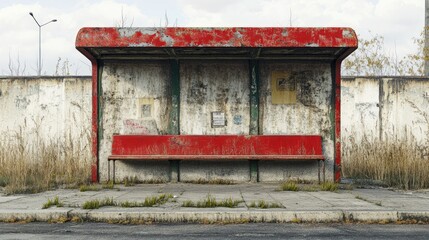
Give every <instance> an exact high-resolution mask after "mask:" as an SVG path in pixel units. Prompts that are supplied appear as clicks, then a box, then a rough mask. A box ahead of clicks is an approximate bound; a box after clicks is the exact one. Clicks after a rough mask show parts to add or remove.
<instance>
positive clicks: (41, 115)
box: [0, 76, 91, 142]
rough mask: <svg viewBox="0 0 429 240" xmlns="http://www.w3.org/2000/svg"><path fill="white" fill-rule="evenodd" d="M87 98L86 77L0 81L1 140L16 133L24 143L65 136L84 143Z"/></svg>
mask: <svg viewBox="0 0 429 240" xmlns="http://www.w3.org/2000/svg"><path fill="white" fill-rule="evenodd" d="M90 96H91V82H90V78H89V77H86V76H85V77H43V78H36V77H14V78H0V109H1V113H0V133H1V135H2V136H3V137H4V136H12V135H15V134H17V133H18V134H20V135H23V137H25V138H26V139H27V140H28V139H34V140H35V139H36V138H39V139H40V138H42V139H45V140H47V141H52V140H55V141H56V140H61V139H62V138H65V137H66V136H72V138H77V137H79V138H85V139H83V140H84V141H85V140H88V139H89V133H90V131H89V130H90V120H91V102H90V99H91V98H90ZM30 141H31V140H30ZM79 142H82V139H81V141H79Z"/></svg>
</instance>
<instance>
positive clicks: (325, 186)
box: [320, 182, 338, 192]
mask: <svg viewBox="0 0 429 240" xmlns="http://www.w3.org/2000/svg"><path fill="white" fill-rule="evenodd" d="M320 191H328V192H336V191H338V183H334V182H324V183H322V184H320Z"/></svg>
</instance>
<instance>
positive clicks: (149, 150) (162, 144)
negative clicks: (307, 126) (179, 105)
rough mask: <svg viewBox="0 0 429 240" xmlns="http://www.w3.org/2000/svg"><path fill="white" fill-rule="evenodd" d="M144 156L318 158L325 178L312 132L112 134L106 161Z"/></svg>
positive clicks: (184, 158) (319, 146) (317, 138)
mask: <svg viewBox="0 0 429 240" xmlns="http://www.w3.org/2000/svg"><path fill="white" fill-rule="evenodd" d="M116 160H121V161H144V160H160V161H162V160H180V161H187V160H198V161H206V160H219V161H224V160H225V161H230V160H260V161H263V160H270V161H271V160H274V161H276V160H279V161H285V160H307V161H309V160H314V161H318V162H319V169H318V178H319V182H320V168H321V166H320V162H322V171H323V181H325V157H324V156H323V151H322V137H321V136H316V135H299V136H298V135H297V136H294V135H292V136H291V135H114V136H113V140H112V155H110V156H109V157H108V161H109V163H108V179H109V181H110V162H111V161H113V181H115V161H116Z"/></svg>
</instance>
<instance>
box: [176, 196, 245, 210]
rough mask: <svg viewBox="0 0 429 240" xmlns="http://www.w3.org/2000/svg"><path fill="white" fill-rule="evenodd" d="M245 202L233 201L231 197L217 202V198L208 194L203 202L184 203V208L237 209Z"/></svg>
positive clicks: (189, 201) (188, 201)
mask: <svg viewBox="0 0 429 240" xmlns="http://www.w3.org/2000/svg"><path fill="white" fill-rule="evenodd" d="M241 202H243V201H239V200H233V199H232V198H231V197H229V198H227V199H224V200H222V201H217V200H216V198H215V197H213V196H211V195H210V194H207V197H206V198H205V199H203V200H201V201H198V202H196V203H195V202H193V201H191V200H187V201H184V202H183V203H182V207H196V208H214V207H228V208H234V207H237V206H238V204H240V203H241Z"/></svg>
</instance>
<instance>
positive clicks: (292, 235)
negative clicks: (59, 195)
mask: <svg viewBox="0 0 429 240" xmlns="http://www.w3.org/2000/svg"><path fill="white" fill-rule="evenodd" d="M286 238H287V239H333V238H336V239H389V240H394V239H413V240H415V239H429V225H395V224H387V225H375V224H372V225H364V224H314V225H313V224H237V225H202V224H198V225H195V224H153V225H116V224H106V223H82V224H79V223H64V224H49V223H28V224H22V223H0V239H115V240H117V239H264V240H268V239H286Z"/></svg>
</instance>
